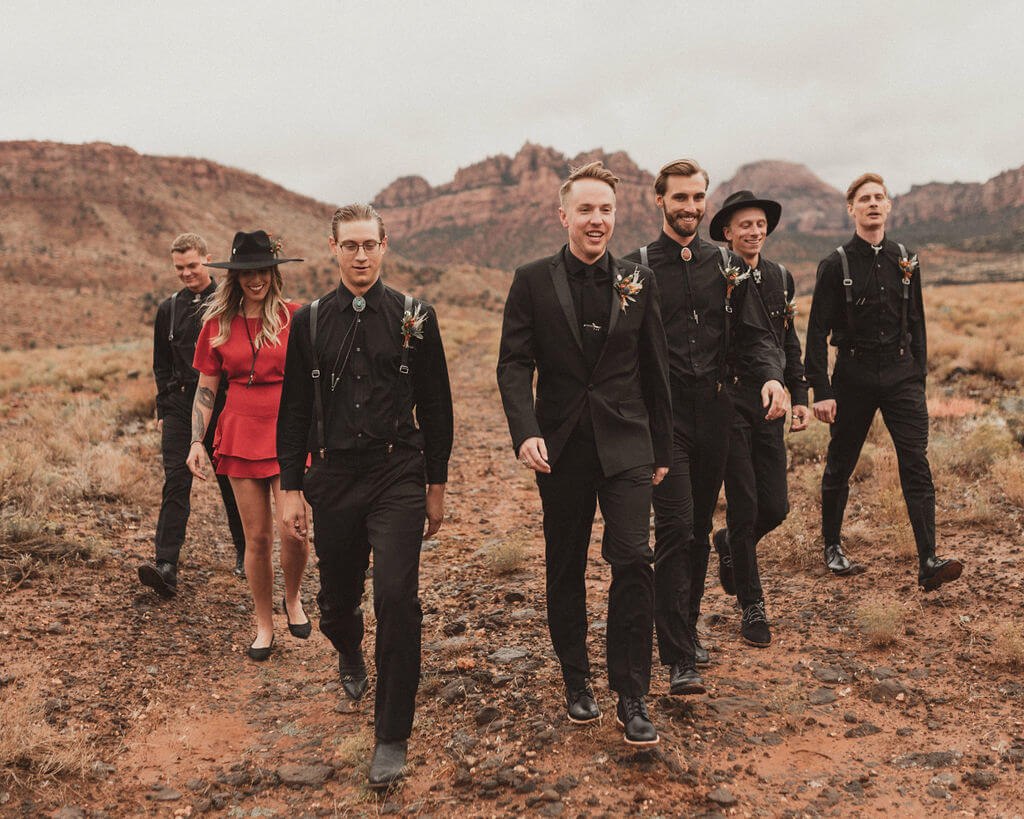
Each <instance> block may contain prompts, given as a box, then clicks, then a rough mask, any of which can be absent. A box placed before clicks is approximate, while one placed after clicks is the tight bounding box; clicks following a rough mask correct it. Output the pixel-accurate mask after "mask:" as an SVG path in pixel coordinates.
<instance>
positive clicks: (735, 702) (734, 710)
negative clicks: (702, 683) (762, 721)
mask: <svg viewBox="0 0 1024 819" xmlns="http://www.w3.org/2000/svg"><path fill="white" fill-rule="evenodd" d="M708 708H710V709H711V710H712V711H714V712H715V713H716V714H718V716H720V717H725V716H729V715H730V714H761V713H763V712H764V706H763V705H762V704H761V703H759V702H758V701H757V700H754V699H750V698H749V697H718V698H717V699H713V700H708Z"/></svg>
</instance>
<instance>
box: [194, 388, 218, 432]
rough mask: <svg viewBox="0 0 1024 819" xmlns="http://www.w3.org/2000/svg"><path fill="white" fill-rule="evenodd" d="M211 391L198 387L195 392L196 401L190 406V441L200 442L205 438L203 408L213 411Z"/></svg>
mask: <svg viewBox="0 0 1024 819" xmlns="http://www.w3.org/2000/svg"><path fill="white" fill-rule="evenodd" d="M213 400H214V395H213V390H211V389H210V388H209V387H200V388H199V389H198V390H196V400H195V403H194V404H193V405H192V440H193V441H201V440H203V438H205V437H206V417H205V414H204V412H203V407H207V408H209V409H211V410H212V409H213Z"/></svg>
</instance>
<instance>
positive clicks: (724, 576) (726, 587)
mask: <svg viewBox="0 0 1024 819" xmlns="http://www.w3.org/2000/svg"><path fill="white" fill-rule="evenodd" d="M711 541H712V543H714V544H715V551H716V552H718V581H719V582H720V583H721V584H722V591H724V592H725V593H726V594H728V595H731V596H732V595H735V594H736V581H735V579H734V578H733V575H732V552H731V551H729V530H728V529H719V530H718V531H717V532H715V534H714V537H712V538H711Z"/></svg>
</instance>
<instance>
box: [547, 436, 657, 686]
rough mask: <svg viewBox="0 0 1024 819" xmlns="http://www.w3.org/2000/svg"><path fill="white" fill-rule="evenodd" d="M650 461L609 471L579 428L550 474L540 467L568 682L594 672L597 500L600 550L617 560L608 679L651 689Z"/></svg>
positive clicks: (554, 604) (551, 598)
mask: <svg viewBox="0 0 1024 819" xmlns="http://www.w3.org/2000/svg"><path fill="white" fill-rule="evenodd" d="M652 472H653V467H652V466H651V465H649V464H647V465H644V466H638V467H635V468H633V469H627V470H626V471H624V472H620V473H618V474H617V475H611V476H609V477H604V475H603V474H602V472H601V464H600V462H599V460H598V456H597V449H596V448H595V445H594V442H593V441H588V440H587V439H586V438H584V437H580V436H579V435H574V436H573V437H572V438H570V439H569V441H568V443H567V444H566V447H565V449H564V450H563V452H562V455H561V457H559V459H558V460H557V461H556V462H555V463H554V464H553V465H552V467H551V474H549V475H544V474H541V473H537V487H538V489H539V490H540V499H541V505H542V507H543V510H544V543H545V552H544V556H545V564H546V569H547V607H548V628H549V630H550V632H551V642H552V644H553V645H554V648H555V654H557V655H558V659H559V662H561V664H562V675H563V677H564V678H565V683H566V685H568V686H569V687H579V686H581V685H582V684H583V681H584V680H585V679H586V678H587V677H589V676H590V659H589V657H588V656H587V587H586V573H587V553H588V551H589V547H590V533H591V530H592V528H593V525H594V511H595V509H596V505H597V503H598V502H600V504H601V514H602V515H603V516H604V538H603V540H602V541H601V556H602V557H603V558H604V559H605V560H606V561H607V562H608V563H609V564H610V565H611V568H612V582H611V586H609V588H608V621H607V622H608V629H607V632H606V639H607V651H606V657H607V662H608V685H609V687H610V688H611V689H612V690H613V691H615V692H617V693H618V694H620V695H622V696H627V697H637V696H645V695H646V694H647V692H648V689H649V688H650V684H651V649H652V645H653V633H652V632H653V623H654V575H653V572H652V570H651V560H652V558H653V555H652V553H651V547H650V543H649V541H650V516H651V473H652Z"/></svg>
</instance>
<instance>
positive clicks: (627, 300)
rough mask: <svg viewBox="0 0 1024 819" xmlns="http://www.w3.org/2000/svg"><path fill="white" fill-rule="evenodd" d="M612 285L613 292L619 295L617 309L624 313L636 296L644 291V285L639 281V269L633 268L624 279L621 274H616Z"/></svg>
mask: <svg viewBox="0 0 1024 819" xmlns="http://www.w3.org/2000/svg"><path fill="white" fill-rule="evenodd" d="M613 285H614V287H615V292H617V293H618V294H619V307H620V308H621V309H622V312H623V313H625V312H626V307H627V306H628V305H630V304H632V303H633V302H635V301H636V297H637V294H638V293H639V292H640V291H641V290H643V289H644V283H643V282H642V281H641V280H640V268H634V269H633V272H632V273H631V274H630V275H629V276H626V277H625V278H623V276H622V274H621V273H616V274H615V281H614V282H613Z"/></svg>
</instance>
